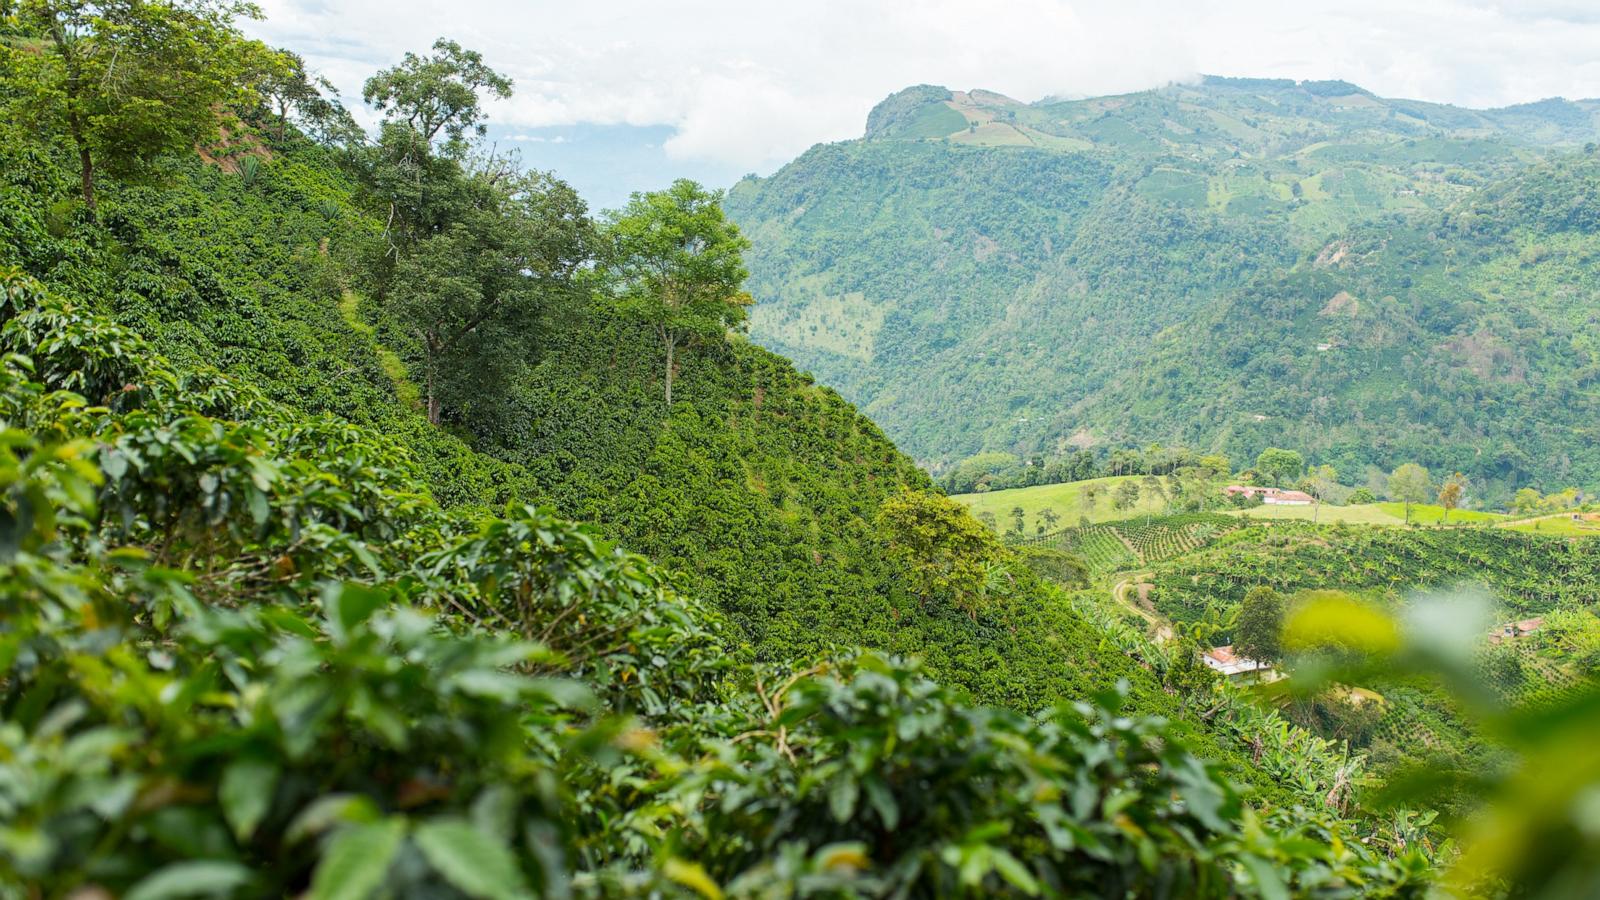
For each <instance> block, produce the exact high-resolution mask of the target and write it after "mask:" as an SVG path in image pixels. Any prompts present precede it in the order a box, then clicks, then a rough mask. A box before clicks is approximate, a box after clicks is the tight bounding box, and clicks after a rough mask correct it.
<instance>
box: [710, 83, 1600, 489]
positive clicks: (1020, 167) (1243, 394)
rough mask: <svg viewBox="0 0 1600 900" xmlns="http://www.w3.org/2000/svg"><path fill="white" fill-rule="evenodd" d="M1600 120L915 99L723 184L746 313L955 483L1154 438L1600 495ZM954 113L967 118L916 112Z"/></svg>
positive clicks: (1394, 108)
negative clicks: (1595, 430)
mask: <svg viewBox="0 0 1600 900" xmlns="http://www.w3.org/2000/svg"><path fill="white" fill-rule="evenodd" d="M934 108H937V109H942V110H944V112H941V113H939V114H938V115H937V116H932V115H930V114H927V113H925V112H924V113H920V114H919V113H917V111H918V110H927V109H934ZM1597 109H1600V105H1597V104H1596V103H1595V102H1593V101H1580V102H1572V103H1568V102H1565V101H1551V102H1549V103H1546V104H1533V105H1530V106H1526V107H1513V108H1509V109H1502V110H1486V111H1477V110H1465V109H1457V108H1452V107H1446V106H1439V105H1433V104H1423V103H1414V102H1410V101H1397V100H1388V99H1384V98H1379V97H1375V96H1373V95H1371V94H1370V93H1368V92H1365V91H1362V90H1360V89H1359V88H1356V87H1355V86H1352V85H1348V84H1344V83H1342V82H1307V83H1303V84H1296V83H1294V82H1287V81H1270V80H1268V81H1251V80H1239V79H1205V80H1204V81H1202V82H1200V83H1198V84H1194V85H1177V86H1172V87H1169V88H1164V89H1160V90H1155V91H1148V92H1144V93H1139V94H1132V95H1127V96H1122V97H1107V98H1097V99H1090V100H1081V101H1070V102H1060V103H1055V102H1041V103H1037V104H1027V105H1025V104H1019V103H1015V102H1013V101H1008V100H1005V99H1004V98H997V97H995V96H994V95H988V94H983V93H981V92H973V93H959V92H950V91H945V90H943V89H936V88H926V87H925V88H919V89H916V90H914V91H908V92H904V93H902V94H897V95H895V96H894V97H892V98H890V99H889V100H887V101H885V103H884V105H883V106H881V107H880V111H879V112H877V113H875V115H874V117H873V118H872V119H871V122H870V124H869V129H868V133H867V136H866V137H865V138H864V139H861V140H856V141H847V142H843V143H838V144H830V145H824V146H818V147H815V148H813V149H812V150H810V151H808V152H807V153H806V154H805V155H803V156H801V157H800V158H799V159H797V160H795V161H794V162H792V163H791V164H789V165H788V166H785V167H784V168H783V169H781V170H779V171H778V172H777V173H775V174H773V175H772V176H770V177H766V178H760V179H748V180H746V181H744V182H742V183H741V184H739V185H738V186H737V187H736V188H735V189H734V190H733V191H732V192H731V194H730V196H729V200H728V206H729V210H730V213H731V214H732V215H733V216H734V218H735V219H736V220H738V221H739V222H740V223H741V224H742V225H743V226H744V227H745V228H746V230H747V231H748V233H750V234H751V235H752V237H753V238H754V239H755V249H754V251H753V253H752V258H751V271H752V282H751V284H752V291H753V293H754V294H755V295H756V296H757V297H758V299H759V300H760V301H761V302H760V304H759V305H758V306H757V308H756V313H755V314H754V316H753V318H752V327H751V333H752V336H753V337H754V338H755V339H756V340H758V341H760V342H762V343H764V344H766V345H768V346H771V347H774V348H776V349H778V350H780V351H781V352H783V353H785V354H787V355H789V356H790V357H792V358H794V359H795V360H796V361H797V362H798V363H799V364H800V365H802V366H803V367H805V368H808V369H810V370H811V371H814V372H816V373H817V375H818V377H819V378H820V379H821V380H822V381H823V382H824V383H827V384H831V385H834V386H836V387H838V388H839V390H840V391H841V392H842V393H843V394H844V396H846V397H847V398H849V399H851V400H853V401H855V402H856V403H858V404H860V405H861V406H862V408H863V409H864V410H865V411H866V412H867V413H868V414H869V415H870V416H872V417H873V418H874V419H875V420H876V421H878V422H880V423H881V424H882V425H883V426H884V428H885V429H886V431H887V433H888V434H889V435H890V436H891V437H892V438H894V439H895V440H896V441H898V442H899V443H900V444H901V445H902V446H903V447H905V448H906V449H907V450H908V452H910V453H911V454H912V455H913V456H915V457H916V458H918V459H919V460H922V461H924V462H925V463H926V464H928V465H929V466H930V467H932V469H933V470H934V471H935V472H938V471H940V470H942V469H943V468H945V467H947V466H949V465H951V464H954V463H956V462H958V461H960V460H961V459H963V458H965V457H967V456H969V455H971V454H974V453H977V452H979V451H983V450H1003V451H1009V452H1014V453H1018V454H1021V455H1029V454H1033V453H1038V452H1044V453H1054V452H1059V451H1062V450H1064V449H1066V448H1068V447H1083V446H1100V447H1117V446H1128V445H1135V446H1143V445H1144V444H1147V443H1150V442H1160V443H1163V444H1167V445H1172V444H1187V445H1189V446H1193V447H1197V448H1200V449H1202V450H1218V451H1222V452H1226V453H1228V454H1229V455H1231V456H1233V457H1234V458H1252V457H1254V455H1255V454H1256V453H1257V452H1259V451H1260V450H1261V449H1263V448H1265V447H1267V446H1294V447H1299V448H1301V449H1302V450H1304V451H1306V452H1308V453H1309V454H1310V455H1311V456H1312V458H1313V459H1314V460H1315V461H1317V462H1327V463H1332V464H1334V465H1336V466H1337V467H1338V468H1339V470H1340V471H1341V472H1344V473H1348V474H1351V475H1354V474H1355V473H1360V472H1362V471H1363V470H1364V469H1365V468H1366V467H1367V466H1376V467H1377V468H1380V469H1383V470H1385V471H1387V470H1389V469H1391V468H1393V467H1394V466H1395V465H1396V464H1398V463H1399V462H1402V461H1405V460H1408V459H1415V460H1417V461H1419V462H1422V463H1424V464H1425V465H1428V466H1429V467H1430V468H1433V469H1435V470H1460V471H1463V472H1466V473H1467V474H1469V475H1471V476H1472V477H1474V479H1476V480H1477V482H1478V483H1479V484H1480V485H1482V486H1484V487H1485V488H1486V489H1487V491H1486V492H1487V493H1488V494H1489V495H1491V496H1493V497H1496V498H1503V499H1509V495H1510V493H1511V492H1512V491H1514V490H1515V489H1516V488H1517V487H1519V486H1521V485H1522V484H1525V483H1529V482H1532V483H1535V484H1539V485H1541V486H1543V487H1544V488H1545V489H1555V488H1557V487H1558V486H1565V485H1567V484H1578V485H1584V486H1596V482H1597V479H1600V470H1597V469H1596V468H1595V467H1596V465H1600V462H1597V460H1596V459H1595V458H1594V454H1593V453H1592V452H1589V451H1588V450H1587V447H1589V446H1592V442H1591V441H1590V440H1589V435H1588V433H1587V431H1586V429H1587V427H1588V426H1587V423H1588V422H1589V421H1591V420H1592V419H1593V415H1592V413H1593V410H1590V409H1589V408H1588V406H1587V404H1588V403H1589V399H1590V398H1591V397H1592V396H1594V394H1595V392H1594V391H1592V390H1588V389H1587V388H1590V387H1592V384H1591V382H1592V379H1593V373H1594V372H1595V358H1594V355H1593V350H1592V348H1590V347H1589V346H1588V344H1587V343H1586V340H1587V339H1586V338H1584V337H1583V336H1582V335H1583V334H1585V333H1587V331H1588V330H1590V328H1591V326H1592V322H1591V319H1592V317H1593V316H1594V315H1595V314H1596V313H1595V307H1594V304H1593V303H1592V302H1591V301H1592V294H1593V292H1592V290H1591V289H1590V280H1591V275H1590V272H1591V271H1592V267H1586V265H1585V264H1584V263H1583V260H1586V259H1589V258H1590V257H1591V255H1592V253H1593V250H1592V248H1591V247H1590V245H1591V243H1592V242H1593V241H1592V238H1593V233H1594V232H1593V223H1592V222H1591V221H1590V217H1588V216H1587V213H1586V212H1585V210H1586V209H1587V203H1588V201H1587V200H1586V199H1585V198H1588V197H1591V196H1592V194H1591V193H1589V192H1588V187H1589V186H1590V185H1591V184H1592V174H1590V170H1591V169H1592V168H1593V166H1594V165H1595V163H1594V161H1593V156H1592V154H1590V153H1587V152H1585V151H1584V150H1583V149H1582V148H1583V147H1584V145H1585V144H1587V143H1592V142H1593V141H1594V140H1595V138H1596V137H1597V135H1600V128H1597V126H1596V118H1595V116H1596V110H1597ZM951 112H959V113H960V114H961V115H962V116H963V117H964V118H965V119H966V120H967V127H966V128H962V129H956V130H953V131H951V132H949V133H947V134H946V135H943V136H938V137H935V136H930V135H928V134H926V133H924V132H926V131H927V129H928V123H929V122H946V121H950V120H949V119H948V116H947V115H946V113H951ZM913 121H915V122H916V123H918V124H917V125H916V126H915V128H914V129H912V125H911V124H910V123H912V122H913ZM908 129H912V130H908ZM1001 132H1003V133H1004V135H1005V137H1004V139H1000V138H998V137H996V138H994V139H991V138H990V137H989V136H993V135H998V134H1000V133H1001ZM1017 138H1020V140H1017ZM1544 159H1553V160H1555V161H1554V162H1551V163H1548V164H1541V163H1540V160H1544ZM1533 422H1539V423H1559V424H1558V425H1557V426H1556V427H1547V428H1535V427H1534V426H1533V425H1532V423H1533Z"/></svg>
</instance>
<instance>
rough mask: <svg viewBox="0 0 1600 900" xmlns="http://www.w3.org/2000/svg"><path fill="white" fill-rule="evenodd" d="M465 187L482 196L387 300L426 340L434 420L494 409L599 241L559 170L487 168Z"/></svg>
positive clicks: (402, 273) (400, 277)
mask: <svg viewBox="0 0 1600 900" xmlns="http://www.w3.org/2000/svg"><path fill="white" fill-rule="evenodd" d="M464 189H465V190H467V191H468V192H469V193H471V194H473V195H475V200H474V202H473V203H472V204H471V205H470V206H468V207H467V208H466V209H465V210H463V211H462V213H461V214H460V215H459V217H457V218H456V220H455V221H453V222H450V223H449V224H448V225H447V226H446V227H445V228H444V229H443V230H441V231H440V232H439V233H437V234H433V235H429V236H427V237H424V238H423V239H422V240H421V241H419V242H417V243H416V244H415V246H413V247H412V249H411V251H410V252H409V253H407V254H406V255H405V256H403V257H402V258H401V260H400V261H399V263H398V264H397V265H396V267H395V272H394V277H393V281H392V284H391V285H390V288H389V297H388V300H387V302H386V306H385V311H386V314H387V315H389V316H390V317H391V319H392V320H393V321H395V323H396V324H397V326H398V327H400V328H402V329H403V330H405V331H407V332H409V333H410V334H412V335H413V336H414V337H415V338H416V339H417V344H418V347H419V352H420V355H421V360H420V362H421V367H422V371H423V381H424V389H425V394H426V402H427V412H428V421H430V422H432V423H434V424H439V422H440V421H441V417H442V414H443V411H444V409H445V406H446V403H447V401H448V402H449V403H450V404H451V405H452V406H453V407H454V408H456V409H457V410H462V411H465V410H466V409H467V408H468V407H470V406H474V405H475V406H479V407H484V408H486V412H487V407H489V406H490V405H491V404H492V401H493V399H494V398H496V397H498V396H501V395H503V394H504V393H505V391H506V388H507V386H508V385H510V384H512V383H514V382H515V381H516V372H517V371H518V370H519V367H520V366H521V365H522V364H523V363H524V362H525V361H527V360H528V359H530V358H531V352H530V346H529V343H530V341H529V338H530V336H531V333H532V330H533V327H534V320H535V317H536V316H537V315H538V314H539V312H540V311H541V310H543V309H546V308H548V307H549V306H551V305H552V304H555V303H558V302H560V301H562V300H564V299H566V298H568V297H570V296H571V295H572V294H573V292H574V291H575V287H574V275H575V273H576V271H577V269H578V267H579V266H580V265H581V264H582V263H583V262H584V261H585V260H586V259H587V258H588V252H589V249H590V246H591V245H592V243H593V239H592V227H591V225H590V223H589V220H588V218H587V216H586V215H585V207H584V203H583V201H582V200H581V199H580V198H579V197H578V194H577V192H576V191H574V190H573V189H572V188H571V187H569V186H567V185H566V184H565V183H564V182H562V181H559V180H557V179H556V178H554V177H553V176H550V175H547V174H543V173H530V174H518V175H514V176H511V177H504V178H495V179H491V178H489V177H487V176H484V175H481V174H479V175H477V176H475V177H469V178H468V179H467V184H466V185H465V188H464ZM468 424H472V423H468Z"/></svg>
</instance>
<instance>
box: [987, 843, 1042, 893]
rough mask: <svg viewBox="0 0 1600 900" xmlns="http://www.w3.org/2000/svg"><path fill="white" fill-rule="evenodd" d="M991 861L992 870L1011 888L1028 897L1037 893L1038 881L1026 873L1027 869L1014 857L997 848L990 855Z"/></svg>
mask: <svg viewBox="0 0 1600 900" xmlns="http://www.w3.org/2000/svg"><path fill="white" fill-rule="evenodd" d="M991 861H992V862H993V864H994V870H995V871H996V872H999V873H1000V877H1001V878H1004V879H1005V880H1006V881H1008V882H1010V883H1011V886H1012V887H1014V888H1016V889H1017V890H1019V891H1021V892H1023V893H1024V894H1027V895H1028V896H1030V897H1032V896H1036V895H1037V894H1038V893H1039V882H1038V880H1036V879H1035V878H1034V877H1033V873H1032V872H1029V871H1028V867H1027V866H1024V865H1023V864H1022V863H1021V862H1020V861H1019V860H1018V859H1017V858H1016V857H1015V856H1012V855H1011V854H1010V853H1007V852H1006V851H1004V850H1001V849H999V848H998V847H997V848H995V849H994V850H993V851H992V853H991Z"/></svg>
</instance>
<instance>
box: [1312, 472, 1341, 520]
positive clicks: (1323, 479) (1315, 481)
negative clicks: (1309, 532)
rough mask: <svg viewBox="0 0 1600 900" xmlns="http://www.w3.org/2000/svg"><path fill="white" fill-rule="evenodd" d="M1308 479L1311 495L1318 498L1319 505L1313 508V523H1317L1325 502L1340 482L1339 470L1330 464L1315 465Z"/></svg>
mask: <svg viewBox="0 0 1600 900" xmlns="http://www.w3.org/2000/svg"><path fill="white" fill-rule="evenodd" d="M1307 481H1308V482H1309V484H1310V487H1311V496H1313V497H1315V498H1316V499H1317V505H1316V506H1315V507H1313V508H1312V510H1311V524H1313V525H1315V524H1316V523H1317V520H1318V518H1319V517H1320V516H1321V514H1322V504H1323V502H1324V501H1326V500H1327V499H1328V495H1329V494H1330V493H1332V492H1333V490H1334V489H1335V488H1336V487H1337V486H1338V484H1339V472H1338V471H1337V470H1336V469H1334V467H1333V466H1329V465H1321V466H1313V467H1312V468H1311V472H1310V477H1309V478H1308V479H1307Z"/></svg>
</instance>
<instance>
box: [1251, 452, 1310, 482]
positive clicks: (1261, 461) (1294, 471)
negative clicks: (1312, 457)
mask: <svg viewBox="0 0 1600 900" xmlns="http://www.w3.org/2000/svg"><path fill="white" fill-rule="evenodd" d="M1305 468H1306V461H1305V457H1303V456H1301V455H1300V454H1299V452H1298V451H1295V450H1284V449H1281V448H1278V447H1268V448H1267V449H1265V450H1263V451H1261V455H1260V456H1257V457H1256V469H1258V470H1259V471H1260V472H1261V473H1262V474H1263V475H1268V476H1271V478H1272V483H1273V484H1275V485H1278V486H1280V487H1281V486H1282V485H1283V483H1284V482H1285V481H1293V479H1295V478H1299V477H1300V473H1301V472H1303V471H1305Z"/></svg>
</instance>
